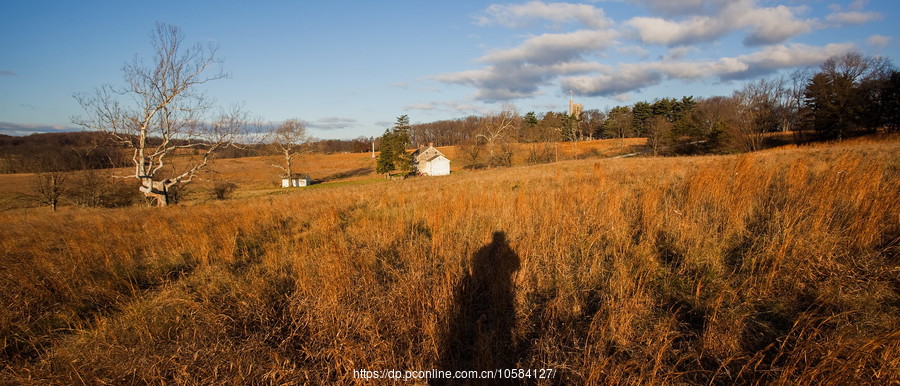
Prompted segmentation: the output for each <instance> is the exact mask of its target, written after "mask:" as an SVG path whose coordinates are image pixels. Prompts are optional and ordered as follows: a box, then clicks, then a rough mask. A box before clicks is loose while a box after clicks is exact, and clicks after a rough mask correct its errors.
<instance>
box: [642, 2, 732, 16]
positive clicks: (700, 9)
mask: <svg viewBox="0 0 900 386" xmlns="http://www.w3.org/2000/svg"><path fill="white" fill-rule="evenodd" d="M731 1H733V0H632V2H633V3H636V4H639V5H642V6H644V7H646V8H647V9H649V10H650V11H651V12H653V13H654V14H658V15H663V16H670V17H671V16H679V15H697V14H714V13H717V12H718V11H719V10H721V9H722V7H723V6H725V5H727V4H728V3H729V2H731Z"/></svg>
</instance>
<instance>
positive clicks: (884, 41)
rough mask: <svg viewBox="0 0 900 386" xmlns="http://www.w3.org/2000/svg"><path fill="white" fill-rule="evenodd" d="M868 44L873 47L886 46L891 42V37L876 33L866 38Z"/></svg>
mask: <svg viewBox="0 0 900 386" xmlns="http://www.w3.org/2000/svg"><path fill="white" fill-rule="evenodd" d="M866 44H868V45H870V46H872V47H877V48H884V47H886V46H887V45H888V44H891V37H890V36H884V35H878V34H875V35H872V36H869V37H868V38H867V39H866Z"/></svg>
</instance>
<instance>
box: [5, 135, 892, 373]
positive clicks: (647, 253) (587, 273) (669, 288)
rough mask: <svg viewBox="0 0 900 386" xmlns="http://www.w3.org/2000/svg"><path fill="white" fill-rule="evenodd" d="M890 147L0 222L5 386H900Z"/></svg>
mask: <svg viewBox="0 0 900 386" xmlns="http://www.w3.org/2000/svg"><path fill="white" fill-rule="evenodd" d="M898 151H900V142H898V141H897V140H896V139H890V138H889V139H886V140H880V141H870V142H865V141H856V142H848V143H842V144H832V145H827V146H814V147H802V148H793V149H782V150H772V151H767V152H763V153H757V154H749V155H742V156H727V157H726V156H719V157H692V158H666V159H657V158H642V159H615V160H601V161H596V160H594V161H566V162H559V163H555V164H549V165H540V166H532V167H513V168H508V169H499V170H489V171H483V172H473V173H466V174H462V175H457V176H450V177H440V178H433V179H424V178H422V179H412V180H406V181H384V182H381V183H377V184H370V185H365V186H343V187H335V188H331V189H316V190H308V191H298V192H296V193H293V194H290V195H283V196H277V197H267V198H256V199H248V200H232V201H228V202H223V203H210V204H207V205H201V206H194V207H180V208H179V207H174V208H168V209H166V210H163V211H159V210H155V209H137V208H134V209H122V210H95V211H71V212H68V213H58V214H50V213H46V214H41V215H39V216H38V215H29V216H24V215H20V214H9V215H4V217H0V248H2V249H0V251H2V255H0V282H2V287H3V288H4V289H6V290H5V291H3V293H2V294H0V307H3V308H2V313H0V315H2V319H0V323H2V324H0V334H2V342H3V347H2V361H3V364H4V366H3V367H4V369H3V371H2V377H3V378H4V379H5V381H10V382H25V381H42V382H55V383H82V382H87V383H100V382H106V383H137V382H141V383H144V382H153V383H163V382H165V383H221V382H242V383H243V382H261V383H289V382H295V383H307V382H308V383H323V384H325V383H327V384H334V383H353V382H362V380H359V379H354V378H353V370H354V369H370V370H374V369H400V370H424V369H433V368H467V369H481V368H491V366H497V365H503V366H513V367H519V368H554V369H557V375H556V378H554V379H551V380H543V381H540V382H538V383H566V384H569V383H576V384H579V383H581V384H583V383H593V384H598V383H654V384H656V383H734V382H741V383H763V382H764V383H769V382H773V383H790V384H797V383H803V384H805V383H839V384H872V383H880V384H889V383H892V382H900V374H898V372H897V368H900V334H898V331H900V312H898V311H900V310H898V307H900V294H898V287H897V283H900V266H898V249H900V200H898V198H900V194H898V189H897V186H900V161H898V158H897V157H896V155H897V154H898Z"/></svg>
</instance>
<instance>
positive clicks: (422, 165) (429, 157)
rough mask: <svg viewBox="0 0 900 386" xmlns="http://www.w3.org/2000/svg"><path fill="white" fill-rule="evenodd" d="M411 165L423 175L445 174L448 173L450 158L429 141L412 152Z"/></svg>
mask: <svg viewBox="0 0 900 386" xmlns="http://www.w3.org/2000/svg"><path fill="white" fill-rule="evenodd" d="M412 159H413V167H414V168H415V170H416V171H417V172H418V173H419V174H421V175H423V176H446V175H449V174H450V160H449V159H448V158H447V157H446V156H444V153H441V152H440V151H438V149H435V148H434V145H433V144H431V143H429V144H428V147H427V148H426V147H424V146H422V147H420V148H419V149H418V150H416V151H415V152H414V153H413V154H412Z"/></svg>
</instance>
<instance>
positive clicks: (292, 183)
mask: <svg viewBox="0 0 900 386" xmlns="http://www.w3.org/2000/svg"><path fill="white" fill-rule="evenodd" d="M309 182H310V181H309V177H301V176H296V175H295V176H292V177H291V178H288V177H284V178H282V179H281V187H282V188H299V187H302V186H308V185H309Z"/></svg>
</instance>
